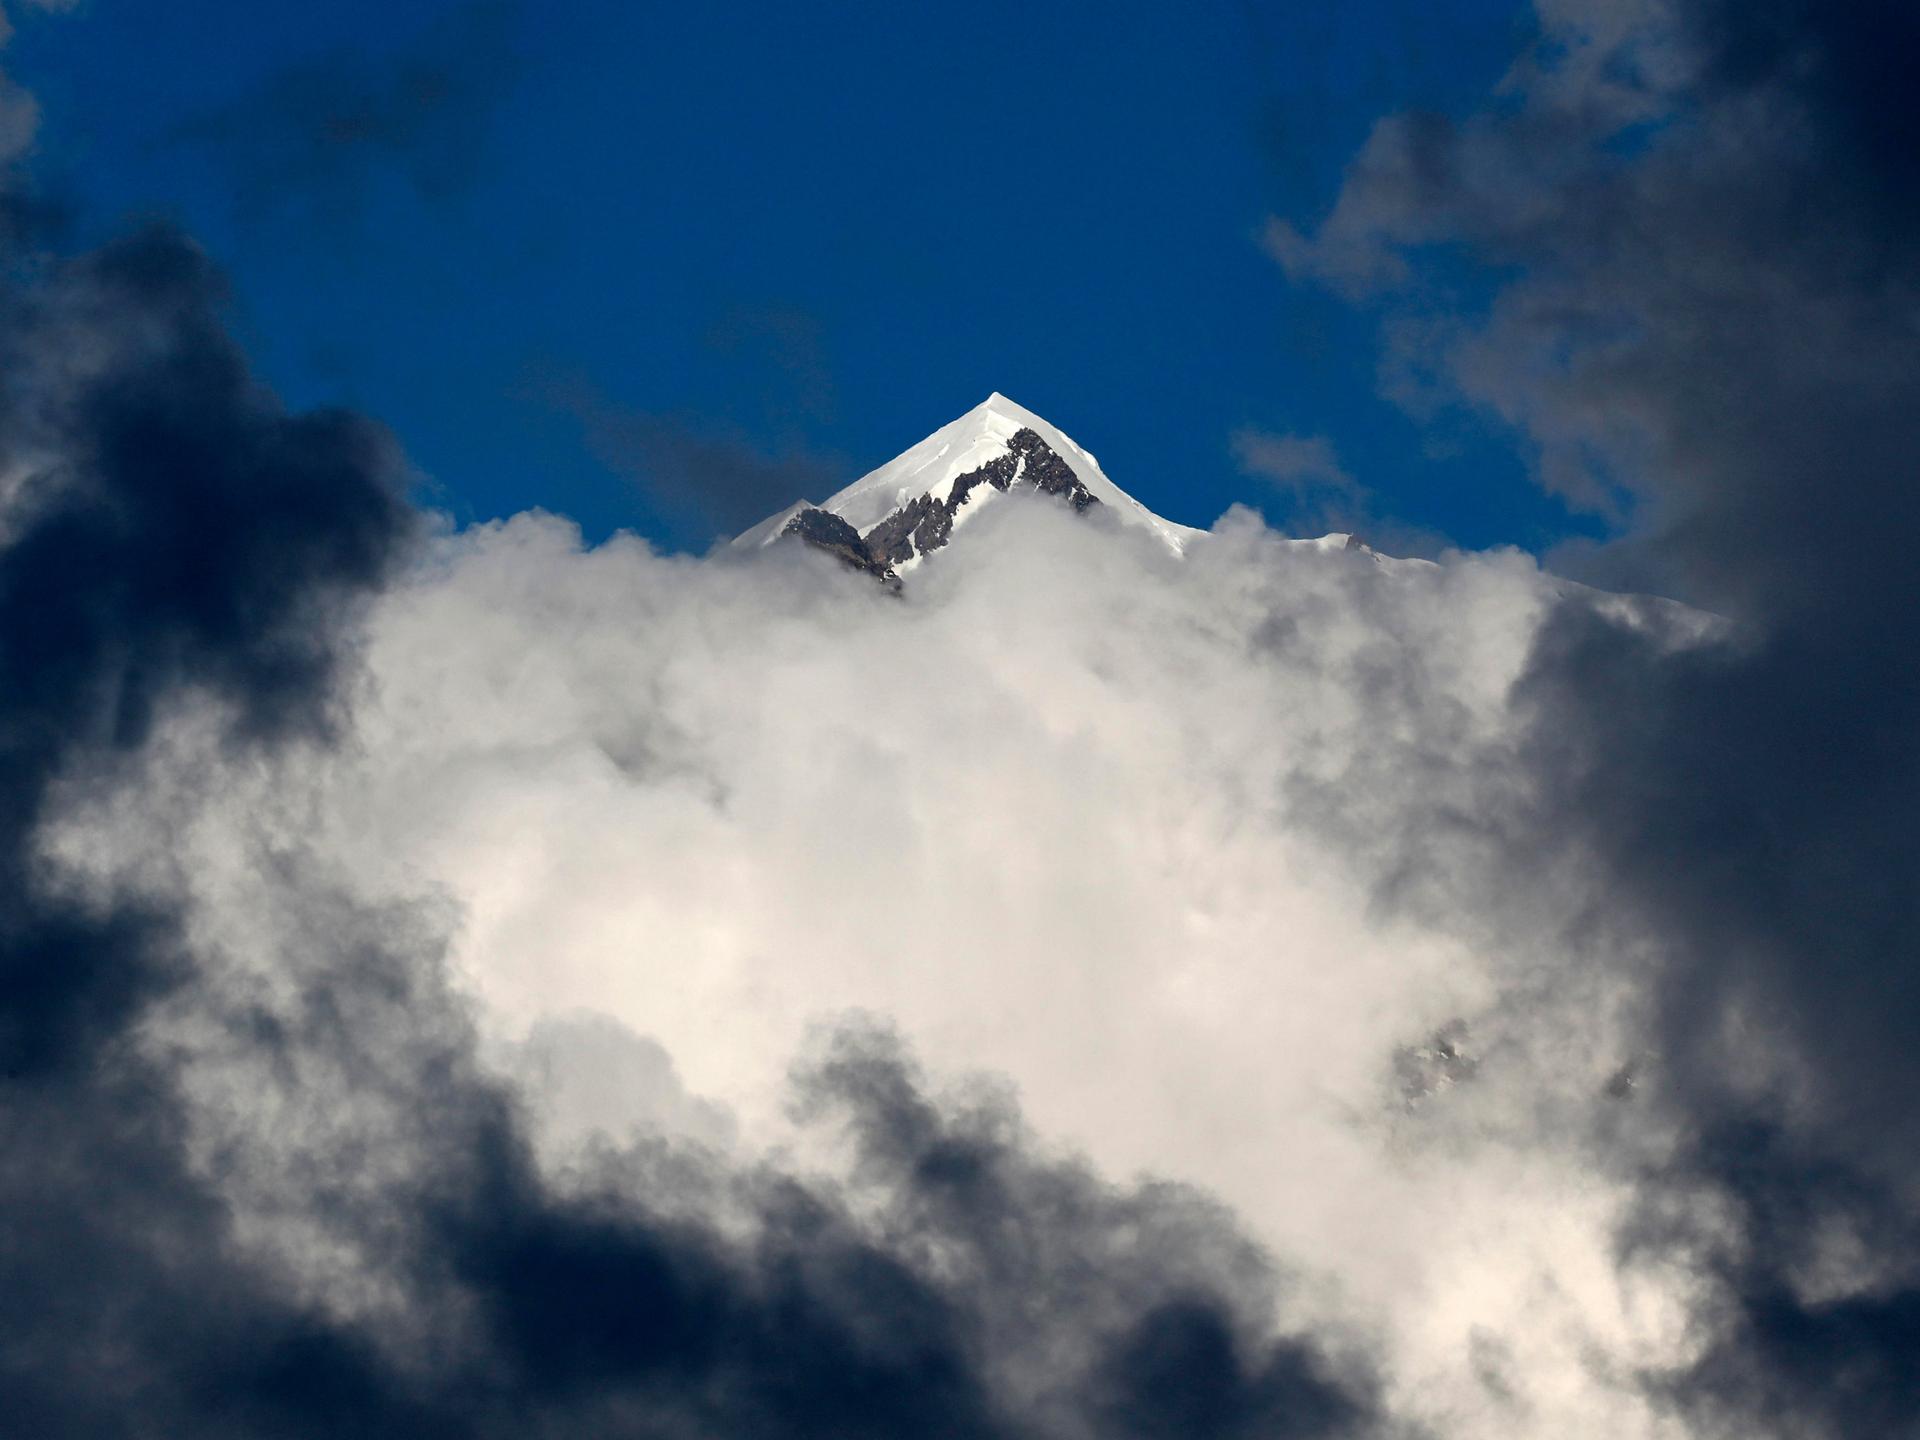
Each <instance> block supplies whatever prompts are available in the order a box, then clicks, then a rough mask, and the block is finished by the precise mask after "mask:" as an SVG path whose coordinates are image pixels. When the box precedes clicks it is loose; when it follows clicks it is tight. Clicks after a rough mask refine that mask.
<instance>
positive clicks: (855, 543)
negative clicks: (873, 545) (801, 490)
mask: <svg viewBox="0 0 1920 1440" xmlns="http://www.w3.org/2000/svg"><path fill="white" fill-rule="evenodd" d="M780 533H781V534H782V535H792V536H795V537H797V538H798V539H801V540H804V541H806V542H807V544H809V545H811V546H813V547H814V548H815V549H818V550H824V551H826V552H827V553H828V554H829V555H831V556H833V557H834V558H835V559H837V560H838V561H840V563H841V564H843V565H847V566H850V567H851V568H853V569H855V570H861V571H864V572H866V573H867V574H869V575H871V576H873V578H874V579H876V580H878V581H880V582H881V583H882V584H885V585H890V586H892V587H893V588H894V589H896V590H897V589H899V587H900V577H899V576H898V575H896V574H894V573H893V567H892V566H891V565H889V564H888V563H887V562H886V561H885V560H882V559H879V558H877V557H876V556H875V555H874V554H873V552H872V551H871V550H869V549H868V548H867V545H866V542H865V541H863V540H862V539H861V538H860V532H859V531H858V530H856V529H854V528H853V526H851V525H849V524H848V523H847V522H846V521H845V520H842V519H841V518H840V517H839V516H838V515H836V514H834V513H833V512H832V511H831V510H816V509H807V510H802V511H801V512H800V513H799V514H797V515H795V516H794V517H793V518H792V519H791V520H789V521H788V522H787V525H786V528H785V529H784V530H782V531H781V532H780Z"/></svg>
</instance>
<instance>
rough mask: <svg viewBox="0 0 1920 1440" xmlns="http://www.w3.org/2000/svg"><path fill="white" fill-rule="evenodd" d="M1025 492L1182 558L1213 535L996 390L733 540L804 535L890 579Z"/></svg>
mask: <svg viewBox="0 0 1920 1440" xmlns="http://www.w3.org/2000/svg"><path fill="white" fill-rule="evenodd" d="M1019 487H1026V488H1030V489H1033V490H1037V491H1039V492H1040V493H1042V494H1048V495H1054V496H1057V497H1059V498H1060V499H1061V500H1063V501H1064V502H1065V503H1067V504H1070V505H1072V506H1073V508H1074V509H1075V510H1077V511H1086V510H1088V509H1091V508H1093V507H1094V506H1096V505H1104V506H1107V507H1109V508H1110V509H1111V511H1112V512H1113V514H1114V515H1115V516H1117V517H1118V518H1119V520H1120V521H1121V522H1122V523H1124V524H1130V525H1137V526H1140V527H1142V528H1144V529H1148V530H1151V531H1152V532H1153V533H1154V534H1155V535H1156V536H1158V537H1159V538H1160V540H1161V541H1162V543H1164V544H1165V545H1166V546H1167V548H1168V549H1170V550H1172V551H1173V552H1174V553H1175V554H1181V553H1183V552H1184V551H1185V549H1186V547H1187V545H1188V544H1189V543H1191V541H1192V540H1193V539H1194V538H1195V537H1197V536H1200V535H1202V534H1204V533H1205V532H1204V531H1200V530H1195V529H1192V528H1191V527H1189V526H1186V525H1176V524H1174V523H1173V522H1172V521H1170V520H1165V519H1162V518H1161V517H1160V516H1158V515H1156V514H1154V513H1153V512H1152V511H1151V510H1149V509H1147V507H1146V506H1144V505H1142V504H1141V503H1140V502H1139V501H1138V500H1135V499H1134V498H1133V497H1132V496H1131V495H1129V494H1127V492H1126V491H1124V490H1122V489H1121V488H1120V487H1119V486H1118V485H1116V484H1114V483H1113V481H1111V480H1109V479H1108V478H1107V475H1106V472H1105V471H1103V470H1102V469H1101V468H1100V462H1099V461H1097V460H1095V459H1094V457H1093V456H1092V455H1091V454H1089V453H1088V452H1087V451H1085V450H1083V449H1082V448H1081V447H1080V446H1079V445H1077V444H1076V443H1075V442H1074V441H1073V440H1072V439H1071V438H1070V437H1069V436H1067V435H1066V434H1065V433H1064V432H1062V431H1061V430H1059V429H1057V428H1055V427H1054V426H1053V425H1051V424H1049V423H1048V422H1047V421H1045V420H1043V419H1041V418H1040V417H1039V416H1038V415H1036V414H1034V413H1033V412H1032V411H1031V410H1028V409H1026V408H1025V407H1024V406H1021V405H1016V404H1015V403H1014V402H1013V401H1011V400H1009V399H1007V397H1006V396H1004V395H1001V394H999V393H998V392H995V393H994V394H992V395H989V396H988V397H987V398H986V399H985V400H984V401H982V402H981V403H980V404H978V405H976V406H974V408H973V409H971V410H969V411H967V413H966V414H964V415H962V416H960V417H959V418H958V419H957V420H953V421H951V422H949V423H948V424H946V425H943V426H941V427H940V428H939V429H938V430H936V431H934V432H933V434H931V435H929V436H927V438H926V439H924V440H922V441H921V442H920V443H919V444H917V445H914V446H912V447H911V448H909V449H907V450H905V451H903V452H902V453H901V454H899V455H897V456H895V457H894V458H893V459H892V460H889V461H888V462H887V463H886V464H885V465H882V466H880V467H879V468H878V469H876V470H872V471H869V472H868V473H867V474H865V475H863V476H861V477H860V478H859V479H858V480H856V481H854V482H853V484H851V485H849V486H847V487H846V488H845V489H844V490H841V491H839V492H838V493H837V494H835V495H833V496H831V497H830V498H828V499H827V500H826V501H825V502H824V503H823V504H820V505H813V504H810V503H809V502H807V501H804V500H803V501H800V502H798V503H797V504H795V505H792V506H789V507H788V508H787V509H785V510H782V511H780V512H779V513H778V514H775V515H770V516H768V517H767V519H765V520H763V521H761V522H760V523H759V524H758V525H756V526H754V527H753V528H752V529H751V530H748V531H746V532H745V533H744V534H742V535H740V536H738V537H737V538H736V539H735V540H734V542H733V543H734V544H735V545H736V546H740V547H743V548H758V547H760V546H764V545H769V544H771V543H773V542H774V541H775V540H778V539H780V538H781V537H782V536H785V535H797V536H798V537H799V538H801V539H803V540H807V541H809V542H810V543H812V544H815V545H819V546H821V547H822V548H825V549H829V550H831V551H832V552H833V553H835V554H836V555H838V556H839V557H840V558H841V559H842V560H844V561H846V562H847V563H848V564H850V565H854V566H856V567H857V568H860V569H863V570H868V571H870V572H872V573H874V574H876V575H879V576H880V577H881V578H883V579H889V580H891V579H895V578H896V577H897V576H898V575H899V574H901V573H903V572H905V571H907V570H909V569H911V568H913V566H915V565H917V564H919V563H920V561H921V560H922V559H924V558H925V557H926V556H927V555H928V554H930V553H931V552H933V551H934V550H938V549H940V548H941V547H942V546H944V545H945V544H946V543H947V542H948V540H949V539H951V538H952V535H953V532H954V531H955V530H957V529H958V528H959V527H960V526H961V525H963V524H964V523H965V522H966V521H967V520H969V519H971V518H972V517H973V516H974V515H976V514H978V513H979V511H980V508H981V507H982V506H984V505H986V504H987V503H989V502H990V501H992V500H993V499H994V498H995V497H996V496H998V495H1001V494H1004V493H1007V492H1008V491H1010V490H1013V489H1015V488H1019ZM854 537H857V544H855V543H851V542H852V541H853V539H854Z"/></svg>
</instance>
